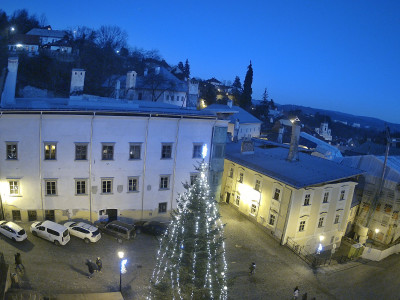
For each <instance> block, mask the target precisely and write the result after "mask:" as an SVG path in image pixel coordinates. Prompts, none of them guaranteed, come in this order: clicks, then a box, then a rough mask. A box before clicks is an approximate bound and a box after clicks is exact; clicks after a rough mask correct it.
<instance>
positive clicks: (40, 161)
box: [39, 111, 45, 220]
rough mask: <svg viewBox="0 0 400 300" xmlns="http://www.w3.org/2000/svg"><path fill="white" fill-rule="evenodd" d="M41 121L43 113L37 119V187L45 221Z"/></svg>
mask: <svg viewBox="0 0 400 300" xmlns="http://www.w3.org/2000/svg"><path fill="white" fill-rule="evenodd" d="M42 120H43V112H42V111H41V112H40V119H39V182H40V184H39V186H40V201H41V204H42V217H43V220H44V219H45V213H44V205H43V182H42V181H43V176H42Z"/></svg>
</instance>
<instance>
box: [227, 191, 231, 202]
mask: <svg viewBox="0 0 400 300" xmlns="http://www.w3.org/2000/svg"><path fill="white" fill-rule="evenodd" d="M230 198H231V193H228V192H227V193H226V203H229V199H230Z"/></svg>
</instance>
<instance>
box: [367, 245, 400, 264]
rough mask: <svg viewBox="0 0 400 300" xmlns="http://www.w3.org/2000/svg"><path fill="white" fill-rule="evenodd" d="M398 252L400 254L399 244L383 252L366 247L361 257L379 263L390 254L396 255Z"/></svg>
mask: <svg viewBox="0 0 400 300" xmlns="http://www.w3.org/2000/svg"><path fill="white" fill-rule="evenodd" d="M399 252H400V244H397V245H395V246H393V247H390V248H388V249H385V250H383V251H381V250H378V249H374V248H371V247H366V248H365V249H364V252H363V254H362V255H361V257H362V258H365V259H369V260H374V261H380V260H382V259H384V258H386V257H388V256H390V255H392V254H395V253H396V254H398V253H399Z"/></svg>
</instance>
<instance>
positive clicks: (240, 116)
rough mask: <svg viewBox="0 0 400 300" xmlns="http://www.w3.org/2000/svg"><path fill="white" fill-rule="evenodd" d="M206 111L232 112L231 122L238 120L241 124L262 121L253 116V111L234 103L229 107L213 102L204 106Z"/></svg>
mask: <svg viewBox="0 0 400 300" xmlns="http://www.w3.org/2000/svg"><path fill="white" fill-rule="evenodd" d="M203 110H206V111H213V112H215V113H227V114H232V115H231V116H230V117H229V122H230V123H233V124H234V123H235V122H236V120H238V121H239V124H249V123H262V122H261V121H260V120H259V119H257V118H256V117H255V116H253V115H252V114H251V113H249V112H247V111H246V110H244V109H243V108H241V107H240V106H236V105H232V107H229V106H228V105H225V104H211V105H209V106H207V107H206V108H204V109H203Z"/></svg>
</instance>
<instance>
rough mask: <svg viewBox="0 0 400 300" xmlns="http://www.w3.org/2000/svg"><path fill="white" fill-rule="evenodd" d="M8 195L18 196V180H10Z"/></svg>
mask: <svg viewBox="0 0 400 300" xmlns="http://www.w3.org/2000/svg"><path fill="white" fill-rule="evenodd" d="M9 184H10V195H19V182H18V180H10V181H9Z"/></svg>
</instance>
